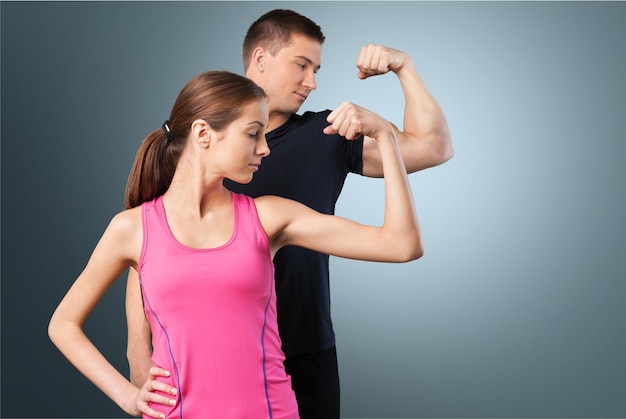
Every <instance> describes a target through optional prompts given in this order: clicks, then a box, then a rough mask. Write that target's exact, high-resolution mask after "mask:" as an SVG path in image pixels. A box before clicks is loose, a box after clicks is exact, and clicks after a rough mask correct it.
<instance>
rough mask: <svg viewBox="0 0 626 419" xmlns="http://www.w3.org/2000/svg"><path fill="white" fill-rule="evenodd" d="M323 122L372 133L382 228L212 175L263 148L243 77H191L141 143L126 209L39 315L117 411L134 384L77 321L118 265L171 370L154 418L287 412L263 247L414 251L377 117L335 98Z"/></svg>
mask: <svg viewBox="0 0 626 419" xmlns="http://www.w3.org/2000/svg"><path fill="white" fill-rule="evenodd" d="M328 120H329V123H330V125H329V126H328V127H327V128H326V129H325V132H327V133H337V132H339V133H340V134H342V135H346V136H354V135H355V134H356V133H362V134H364V135H367V136H369V137H373V138H375V139H376V140H377V142H378V144H379V147H380V150H381V155H382V160H383V165H384V171H385V187H386V190H385V202H386V209H385V217H384V224H383V225H382V226H381V227H369V226H363V225H360V224H357V223H355V222H352V221H349V220H346V219H344V218H341V217H336V216H329V215H323V214H320V213H317V212H315V211H313V210H311V209H309V208H307V207H305V206H303V205H302V204H299V203H297V202H294V201H290V200H287V199H283V198H279V197H275V196H264V197H259V198H256V199H252V198H250V197H247V196H244V195H238V194H234V193H231V192H230V191H229V190H228V189H226V188H225V187H224V186H223V184H222V182H223V180H224V179H225V178H228V179H231V180H233V181H235V182H239V183H246V182H250V180H251V179H252V176H253V175H254V172H255V171H256V170H257V169H258V167H259V164H261V160H262V159H263V157H265V156H267V155H268V154H269V152H270V150H269V149H268V147H267V143H266V141H265V135H264V133H265V129H266V127H267V123H268V110H267V102H266V97H265V94H264V92H263V90H262V89H261V88H260V87H258V86H257V85H256V84H254V83H253V82H252V81H250V80H249V79H247V78H245V77H242V76H238V75H235V74H232V73H228V72H205V73H201V74H199V75H197V76H195V77H193V78H192V79H191V80H190V81H189V82H188V83H187V84H186V85H185V86H184V87H183V89H182V90H181V92H180V94H179V95H178V98H177V99H176V102H175V103H174V106H173V108H172V111H171V114H170V118H169V120H168V121H166V122H165V123H164V124H163V126H162V128H161V129H159V130H156V131H154V132H153V133H151V134H150V135H149V136H148V137H147V138H146V139H145V140H144V141H143V143H142V145H141V146H140V148H139V151H138V153H137V156H136V159H135V162H134V164H133V168H132V170H131V174H130V176H129V181H128V185H127V190H126V207H127V208H128V209H126V210H125V211H123V212H121V213H119V214H117V215H116V216H115V217H114V218H113V219H112V220H111V222H110V224H109V226H108V227H107V229H106V231H105V232H104V234H103V236H102V238H101V239H100V241H99V243H98V245H97V246H96V248H95V250H94V252H93V253H92V255H91V258H90V260H89V262H88V263H87V266H86V267H85V269H84V270H83V272H82V273H81V274H80V276H79V277H78V278H77V279H76V281H75V283H74V284H73V285H72V287H71V288H70V290H69V291H68V293H67V294H66V296H65V297H64V298H63V300H62V301H61V303H60V304H59V306H58V308H57V309H56V311H55V313H54V314H53V316H52V319H51V320H50V325H49V335H50V338H51V339H52V341H53V342H54V344H55V345H56V346H57V347H58V348H59V350H60V351H61V352H62V353H63V354H64V355H65V356H66V357H67V358H68V359H69V360H70V361H71V362H72V363H73V364H74V365H75V366H76V367H77V368H78V369H79V370H80V371H81V372H82V373H83V374H84V375H85V376H86V377H87V378H88V379H90V380H91V381H92V382H93V383H94V384H95V385H97V386H98V387H99V388H100V389H101V390H102V391H103V392H104V393H105V394H107V395H108V396H109V397H110V398H111V399H112V400H113V401H114V402H115V403H117V404H118V405H119V406H120V407H121V408H122V409H123V410H124V411H126V412H127V413H129V414H131V415H139V414H140V410H139V408H138V403H139V401H140V400H139V393H140V391H144V392H145V391H146V389H145V388H144V389H143V390H141V389H139V388H137V387H136V386H134V385H133V384H131V383H130V382H129V381H128V380H127V379H126V378H125V377H123V376H122V374H120V373H119V372H118V371H117V370H116V369H115V368H114V367H113V366H112V365H111V364H110V363H109V362H108V361H107V360H106V359H105V358H104V357H103V355H102V354H101V353H100V352H99V351H98V350H97V348H96V347H95V346H94V345H93V344H92V343H91V342H90V341H89V340H88V338H87V337H86V336H85V334H84V332H83V329H82V325H83V324H84V322H85V320H86V318H87V316H88V315H89V313H90V312H91V310H92V309H93V308H94V307H95V305H96V304H97V303H98V301H99V300H100V298H102V296H103V294H104V293H105V292H106V290H107V289H108V288H109V287H110V286H111V284H112V283H113V282H114V281H115V280H116V279H117V278H118V277H119V276H120V275H121V274H122V273H123V272H124V270H126V269H127V268H129V267H132V268H133V269H135V270H137V272H139V277H140V283H141V289H142V295H143V300H144V307H145V312H146V316H147V317H148V319H149V321H150V327H151V332H152V336H153V347H154V352H153V362H154V364H155V365H159V366H161V367H164V368H165V369H166V370H167V371H169V372H170V375H169V376H167V377H159V379H160V380H162V381H163V383H164V385H166V386H168V387H174V388H176V389H177V393H176V397H175V403H174V405H173V406H171V408H170V409H169V411H167V412H164V413H163V414H160V415H159V416H160V417H168V418H184V417H185V416H186V417H188V418H198V417H201V418H212V417H215V418H220V419H224V418H262V417H268V418H273V419H295V418H297V417H298V412H297V405H296V401H295V397H294V394H293V391H292V390H291V384H290V380H289V377H288V376H287V374H286V373H285V371H284V366H283V359H284V356H283V354H282V352H281V350H280V347H281V343H280V338H279V336H278V330H277V329H278V328H277V322H276V302H275V296H274V293H273V290H274V283H273V265H272V258H273V256H274V254H275V253H276V252H277V251H278V249H280V248H281V247H283V246H287V245H297V246H302V247H307V248H310V249H313V250H316V251H320V252H324V253H328V254H332V255H336V256H340V257H346V258H354V259H364V260H376V261H387V262H403V261H409V260H412V259H416V258H418V257H420V256H421V255H422V246H421V238H420V231H419V226H418V222H417V218H416V215H415V210H414V206H413V200H412V196H411V191H410V187H409V184H408V180H407V177H406V170H405V168H404V165H403V163H402V161H401V159H400V155H399V151H398V145H397V142H396V139H395V136H394V133H393V130H392V128H391V126H390V125H389V123H388V122H386V121H385V120H384V119H382V118H380V117H378V116H377V115H375V114H373V113H371V112H369V111H366V110H363V109H360V108H355V107H354V106H348V105H342V106H340V107H339V108H338V109H336V110H335V111H333V112H332V113H331V114H330V115H329V117H328ZM147 385H148V383H146V386H147ZM146 386H144V387H146ZM163 394H165V393H163ZM146 417H148V416H147V415H146Z"/></svg>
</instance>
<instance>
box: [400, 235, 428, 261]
mask: <svg viewBox="0 0 626 419" xmlns="http://www.w3.org/2000/svg"><path fill="white" fill-rule="evenodd" d="M395 256H396V258H397V259H396V262H399V263H405V262H411V261H413V260H417V259H419V258H421V257H422V256H424V247H423V246H422V242H421V241H420V240H416V241H412V242H410V243H407V244H406V245H405V246H402V248H401V249H399V251H398V252H396V253H395Z"/></svg>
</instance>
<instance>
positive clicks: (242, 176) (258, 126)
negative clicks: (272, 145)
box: [214, 99, 270, 183]
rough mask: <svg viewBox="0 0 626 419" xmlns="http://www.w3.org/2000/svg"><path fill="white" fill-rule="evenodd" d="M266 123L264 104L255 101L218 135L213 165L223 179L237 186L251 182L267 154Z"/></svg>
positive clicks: (266, 116) (245, 107) (268, 150)
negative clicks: (216, 167)
mask: <svg viewBox="0 0 626 419" xmlns="http://www.w3.org/2000/svg"><path fill="white" fill-rule="evenodd" d="M267 123H268V110H267V101H266V100H264V99H263V100H255V101H253V102H250V103H248V104H247V105H245V106H244V107H243V110H242V113H241V116H240V117H239V118H238V119H236V120H235V121H233V122H232V123H231V124H230V125H229V126H228V128H226V130H225V131H224V132H223V133H222V134H221V135H220V138H219V139H218V140H217V142H216V143H215V144H214V151H215V152H216V155H215V156H216V159H215V160H216V163H215V164H216V165H217V166H218V167H219V168H220V170H221V172H222V174H223V175H224V177H226V178H228V179H230V180H232V181H234V182H237V183H248V182H250V181H251V180H252V176H253V175H254V173H255V172H256V171H257V170H258V169H259V165H260V164H261V160H262V159H263V157H265V156H267V155H268V154H269V153H270V149H269V147H268V145H267V141H266V140H265V130H266V128H267Z"/></svg>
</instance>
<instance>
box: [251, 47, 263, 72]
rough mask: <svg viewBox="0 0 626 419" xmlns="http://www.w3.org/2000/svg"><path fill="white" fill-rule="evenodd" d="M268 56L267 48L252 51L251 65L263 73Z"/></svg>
mask: <svg viewBox="0 0 626 419" xmlns="http://www.w3.org/2000/svg"><path fill="white" fill-rule="evenodd" d="M266 55H267V51H266V50H265V48H262V47H256V48H255V49H254V51H252V58H251V61H252V62H251V63H250V64H251V65H253V66H254V68H256V70H257V71H258V72H260V73H262V72H263V71H264V70H265V57H266Z"/></svg>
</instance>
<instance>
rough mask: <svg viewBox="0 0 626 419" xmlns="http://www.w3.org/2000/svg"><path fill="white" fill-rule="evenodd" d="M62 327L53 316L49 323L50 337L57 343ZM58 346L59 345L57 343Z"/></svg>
mask: <svg viewBox="0 0 626 419" xmlns="http://www.w3.org/2000/svg"><path fill="white" fill-rule="evenodd" d="M60 335H61V328H60V326H59V322H58V320H57V319H56V318H55V317H54V316H52V318H51V319H50V322H49V323H48V338H50V340H51V341H52V343H54V344H55V345H57V342H59V340H60ZM57 346H58V345H57Z"/></svg>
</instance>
